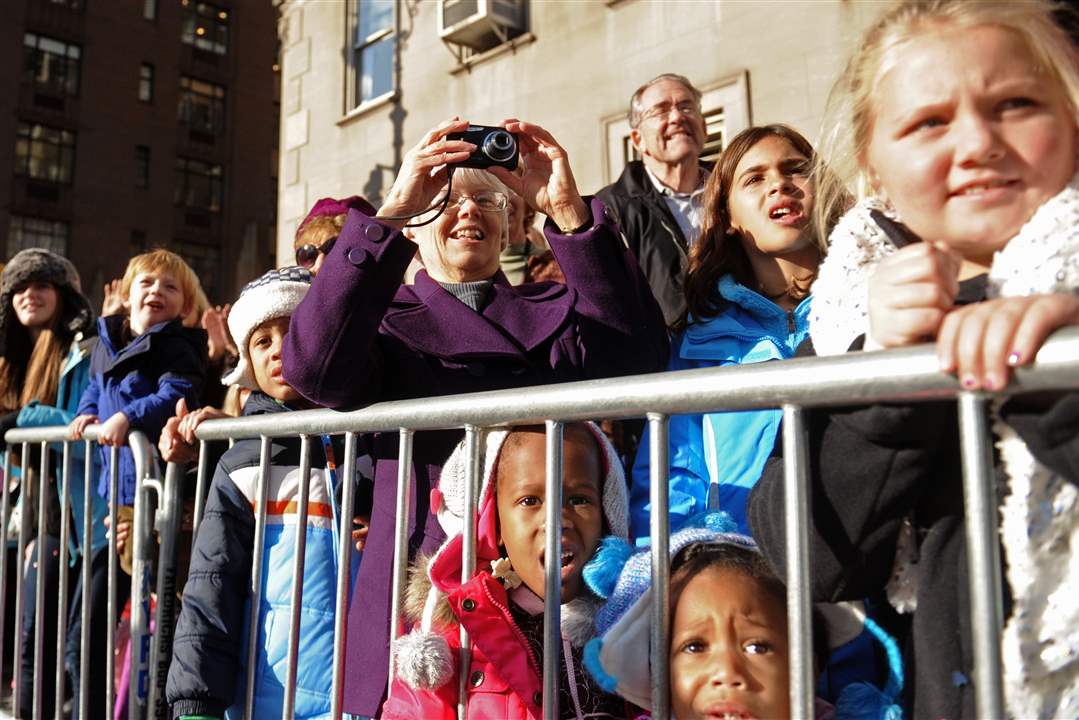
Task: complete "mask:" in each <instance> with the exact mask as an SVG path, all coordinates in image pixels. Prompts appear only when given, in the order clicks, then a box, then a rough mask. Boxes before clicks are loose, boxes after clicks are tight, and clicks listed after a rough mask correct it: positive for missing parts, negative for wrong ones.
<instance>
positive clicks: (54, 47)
mask: <svg viewBox="0 0 1079 720" xmlns="http://www.w3.org/2000/svg"><path fill="white" fill-rule="evenodd" d="M81 54H82V53H81V51H80V50H79V46H78V45H72V44H70V43H66V42H63V41H62V40H56V39H55V38H50V37H46V36H44V35H35V34H34V33H26V34H25V35H23V72H24V73H25V75H26V77H27V78H28V79H29V80H31V81H32V82H33V83H34V87H35V89H37V90H38V91H39V92H45V93H48V94H50V95H57V96H63V95H78V94H79V60H80V57H81Z"/></svg>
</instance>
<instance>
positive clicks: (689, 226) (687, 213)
mask: <svg viewBox="0 0 1079 720" xmlns="http://www.w3.org/2000/svg"><path fill="white" fill-rule="evenodd" d="M644 170H645V172H646V173H648V179H649V180H651V181H652V185H654V186H655V188H656V191H657V192H659V194H660V195H662V196H663V200H664V202H666V203H667V207H668V208H669V209H670V211H671V215H674V219H675V221H676V222H677V223H678V227H680V228H681V229H682V235H684V236H685V238H686V245H687V246H688V247H693V243H695V242H697V238H699V237H700V236H701V225H702V224H703V222H704V183H705V181H706V180H708V171H707V170H705V169H704V168H700V173H701V179H700V182H699V183H698V184H697V187H696V188H694V190H693V191H692V192H688V193H680V192H675V191H674V190H671V189H670V188H669V187H667V186H666V185H664V184H663V183H662V182H661V181H660V179H659V178H658V177H656V175H655V173H653V172H652V171H651V170H650V169H649V167H648V166H647V165H645V166H644Z"/></svg>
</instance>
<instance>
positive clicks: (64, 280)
mask: <svg viewBox="0 0 1079 720" xmlns="http://www.w3.org/2000/svg"><path fill="white" fill-rule="evenodd" d="M34 280H38V281H42V282H47V283H50V284H52V285H53V286H55V287H56V289H57V291H58V292H59V294H60V301H61V304H62V309H61V316H60V324H59V327H60V328H62V329H63V331H64V333H65V334H67V336H68V338H69V339H70V338H71V337H74V336H75V335H77V334H79V333H82V334H84V335H87V334H92V333H93V330H94V311H93V309H91V307H90V301H89V300H87V299H86V296H85V295H83V294H82V284H81V282H80V280H79V273H78V271H77V270H76V269H75V266H74V265H72V264H71V261H69V260H68V259H67V258H64V257H61V256H60V255H57V254H56V253H53V252H50V251H48V250H44V249H42V248H28V249H26V250H21V251H19V252H18V253H16V255H15V257H13V258H11V260H10V261H9V262H8V264H7V265H6V266H4V271H3V274H2V275H0V354H3V352H4V350H5V349H6V345H7V336H8V332H9V330H10V325H11V323H13V322H18V321H17V320H15V312H14V308H13V307H12V305H11V301H12V298H13V297H14V295H15V289H16V288H17V287H19V286H20V285H23V284H25V283H28V282H30V281H34Z"/></svg>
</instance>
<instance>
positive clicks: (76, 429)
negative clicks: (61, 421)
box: [67, 415, 97, 440]
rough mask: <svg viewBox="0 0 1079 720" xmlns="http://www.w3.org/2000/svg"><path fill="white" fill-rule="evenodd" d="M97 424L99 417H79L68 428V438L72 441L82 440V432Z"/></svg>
mask: <svg viewBox="0 0 1079 720" xmlns="http://www.w3.org/2000/svg"><path fill="white" fill-rule="evenodd" d="M96 422H97V415H79V416H78V417H76V418H75V419H74V420H72V421H71V424H70V425H68V426H67V436H68V437H69V438H71V439H72V440H79V439H81V438H82V431H83V430H85V429H86V428H88V427H90V426H91V425H93V424H94V423H96Z"/></svg>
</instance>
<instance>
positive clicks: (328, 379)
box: [284, 200, 668, 716]
mask: <svg viewBox="0 0 1079 720" xmlns="http://www.w3.org/2000/svg"><path fill="white" fill-rule="evenodd" d="M590 208H591V212H592V218H593V221H592V222H590V224H589V226H588V227H587V229H585V230H583V231H582V232H579V233H576V234H573V235H563V234H561V233H560V232H558V228H557V227H555V226H554V225H553V223H551V222H550V221H548V223H547V226H546V228H545V231H546V234H547V239H548V242H549V243H550V246H551V248H552V250H553V251H554V254H555V257H556V258H557V260H558V262H559V264H560V265H561V267H562V270H563V272H564V273H565V276H566V284H564V285H563V284H560V283H526V284H524V285H517V286H511V285H510V284H509V282H508V281H507V280H506V276H505V275H504V274H503V273H501V272H498V273H496V274H495V275H494V277H493V278H492V280H493V286H492V288H491V292H490V301H489V302H488V304H487V305H486V307H484V309H483V310H482V311H481V312H475V311H473V310H471V309H470V308H469V307H467V306H466V305H465V304H464V303H462V302H461V301H460V300H458V299H457V298H456V297H454V296H453V295H451V294H450V293H449V292H447V291H446V290H445V289H443V288H442V287H441V286H440V285H439V284H438V283H436V282H435V281H434V280H432V279H431V278H430V277H429V276H428V275H427V274H426V273H425V272H423V271H420V272H419V273H418V274H417V276H416V280H415V284H414V285H411V286H406V285H402V284H401V278H402V276H403V275H404V272H405V268H406V267H407V266H408V263H409V261H410V260H411V259H412V258H413V256H414V255H415V253H416V245H415V243H413V242H411V241H410V240H408V239H407V238H405V237H404V236H403V235H402V234H401V233H400V232H398V231H396V230H394V229H393V228H391V227H388V226H386V225H383V224H382V223H380V222H379V221H377V220H375V219H374V218H373V217H372V216H373V215H374V210H373V209H370V210H369V214H364V213H362V212H360V211H359V210H351V211H350V212H349V216H348V220H347V221H346V222H345V226H344V228H343V229H342V231H341V234H340V236H339V237H338V240H337V244H336V245H334V248H333V250H332V251H331V252H330V253H329V255H328V256H327V257H326V260H325V262H324V264H323V266H322V269H321V270H320V271H319V274H318V277H316V278H315V281H314V283H313V284H312V285H311V290H310V291H309V292H308V293H307V296H306V297H305V298H304V300H303V302H302V303H300V306H299V307H298V308H297V309H296V311H295V312H294V313H293V315H292V322H291V324H290V326H289V327H290V331H289V334H288V335H287V336H286V338H285V348H284V374H285V378H286V380H287V381H288V382H289V384H290V385H292V387H294V388H296V389H297V390H298V391H300V392H301V393H302V394H303V395H305V396H306V397H307V398H309V399H310V400H312V401H313V402H315V403H318V404H319V405H323V406H327V407H332V408H347V407H356V406H358V405H363V404H366V403H371V402H377V401H380V400H393V399H404V398H418V397H433V396H439V395H448V394H454V393H467V392H479V391H481V390H496V389H504V388H511V387H521V388H525V387H529V386H533V385H543V384H547V383H554V382H568V381H571V380H585V379H590V378H602V377H612V376H616V375H631V374H635V373H643V372H654V371H658V370H661V369H662V368H663V367H664V365H665V364H666V359H667V351H668V341H667V333H666V329H665V328H664V325H663V318H662V316H661V314H660V311H659V308H658V307H657V306H656V303H655V300H654V299H653V298H652V293H651V292H650V291H649V289H648V285H647V284H646V283H645V280H644V277H643V276H642V275H641V271H640V269H639V268H638V266H637V263H636V261H635V260H634V259H633V257H632V256H631V255H630V254H629V252H628V251H627V250H626V249H625V247H623V245H622V242H621V240H620V239H619V232H618V226H617V225H615V224H614V222H613V221H612V220H611V218H610V216H609V215H608V213H607V211H606V209H605V208H604V206H603V203H601V202H599V201H597V200H593V201H592V202H591V205H590ZM328 318H332V320H328ZM461 435H462V433H461V431H459V430H453V431H439V432H425V433H417V434H416V437H415V440H414V444H413V465H412V469H413V475H412V501H411V503H410V505H409V508H410V516H409V519H408V522H409V541H410V549H411V551H412V552H415V550H416V549H420V548H422V549H423V550H424V551H426V552H433V551H434V550H435V549H436V548H437V547H438V546H439V545H440V544H441V543H442V541H443V540H444V538H445V533H443V531H442V529H441V527H440V526H439V524H438V521H437V520H436V518H435V516H434V514H432V513H431V512H430V492H431V488H433V487H434V486H435V483H436V481H437V480H438V477H439V474H440V473H441V468H442V464H443V462H445V460H446V458H447V457H449V455H450V452H451V451H452V450H453V448H454V446H455V445H456V444H457V442H458V441H459V440H460V439H461ZM398 452H399V443H398V438H397V434H396V433H390V434H385V435H380V436H378V437H376V439H375V441H374V448H373V458H374V462H375V478H376V482H375V491H374V492H375V496H374V507H373V510H372V513H371V525H370V530H369V534H368V537H367V546H366V549H365V550H364V561H363V564H362V565H361V566H360V572H359V575H360V577H359V580H358V581H357V587H359V588H361V590H360V592H358V593H356V595H355V596H354V597H353V600H352V603H351V605H350V608H349V622H348V653H347V660H346V675H347V677H348V678H349V682H348V683H347V684H346V687H345V696H344V709H345V710H346V711H347V712H351V713H357V714H360V715H366V716H373V715H376V714H377V713H378V709H379V706H380V705H381V702H382V698H383V696H384V693H385V691H386V681H387V675H388V664H389V634H390V633H389V617H390V597H391V592H390V591H391V576H392V568H393V547H394V525H395V511H396V487H397V464H398Z"/></svg>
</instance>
